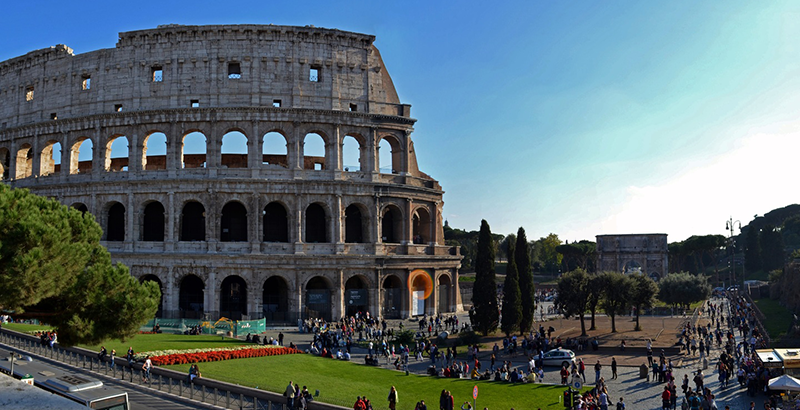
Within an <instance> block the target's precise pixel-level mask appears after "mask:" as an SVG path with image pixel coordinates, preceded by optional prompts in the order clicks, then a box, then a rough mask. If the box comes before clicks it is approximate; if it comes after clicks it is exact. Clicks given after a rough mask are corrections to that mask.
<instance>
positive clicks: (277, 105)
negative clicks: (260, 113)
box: [272, 100, 281, 108]
mask: <svg viewBox="0 0 800 410" xmlns="http://www.w3.org/2000/svg"><path fill="white" fill-rule="evenodd" d="M272 106H273V107H275V108H281V100H272Z"/></svg>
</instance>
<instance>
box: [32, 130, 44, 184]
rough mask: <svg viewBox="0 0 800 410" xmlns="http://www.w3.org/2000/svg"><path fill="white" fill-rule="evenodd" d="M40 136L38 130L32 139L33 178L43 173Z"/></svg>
mask: <svg viewBox="0 0 800 410" xmlns="http://www.w3.org/2000/svg"><path fill="white" fill-rule="evenodd" d="M40 138H41V136H40V135H39V133H38V132H37V133H36V134H35V135H34V136H33V141H31V153H32V154H33V155H32V156H33V160H32V161H31V178H35V177H38V176H40V175H42V150H41V147H40V146H39V139H40Z"/></svg>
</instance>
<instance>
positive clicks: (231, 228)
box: [219, 202, 247, 242]
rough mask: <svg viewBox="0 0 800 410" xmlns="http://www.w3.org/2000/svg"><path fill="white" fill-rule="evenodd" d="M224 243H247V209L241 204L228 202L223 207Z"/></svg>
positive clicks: (222, 235) (222, 233) (221, 238)
mask: <svg viewBox="0 0 800 410" xmlns="http://www.w3.org/2000/svg"><path fill="white" fill-rule="evenodd" d="M221 219H222V220H221V226H220V227H221V228H222V229H221V230H220V234H219V236H220V237H219V240H220V241H222V242H247V209H245V207H244V205H242V204H241V203H239V202H228V203H227V204H225V206H224V207H222V218H221Z"/></svg>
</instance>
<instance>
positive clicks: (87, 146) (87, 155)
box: [69, 138, 94, 174]
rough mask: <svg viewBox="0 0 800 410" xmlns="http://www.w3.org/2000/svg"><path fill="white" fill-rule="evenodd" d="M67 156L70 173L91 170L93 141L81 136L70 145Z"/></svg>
mask: <svg viewBox="0 0 800 410" xmlns="http://www.w3.org/2000/svg"><path fill="white" fill-rule="evenodd" d="M70 151H71V152H70V157H69V162H70V164H69V173H70V174H87V173H90V172H92V156H93V151H94V143H93V142H92V140H90V139H89V138H81V139H79V140H78V141H77V142H75V144H73V145H72V148H71V150H70Z"/></svg>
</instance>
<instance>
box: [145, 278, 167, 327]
mask: <svg viewBox="0 0 800 410" xmlns="http://www.w3.org/2000/svg"><path fill="white" fill-rule="evenodd" d="M147 281H150V282H155V283H157V284H158V288H159V289H161V299H159V300H158V311H156V317H163V316H164V314H163V313H164V286H163V285H162V284H161V279H159V278H158V276H156V275H144V276H142V277H141V278H139V282H141V283H144V282H147Z"/></svg>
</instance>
